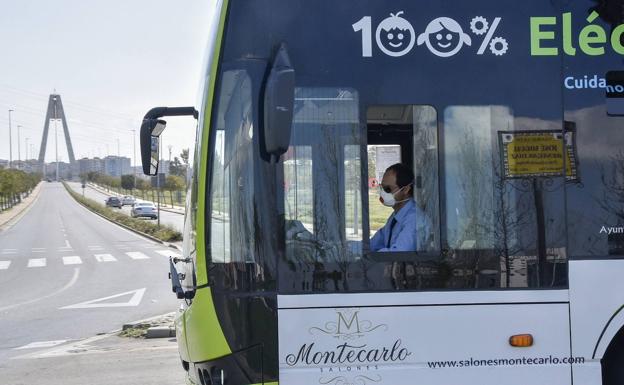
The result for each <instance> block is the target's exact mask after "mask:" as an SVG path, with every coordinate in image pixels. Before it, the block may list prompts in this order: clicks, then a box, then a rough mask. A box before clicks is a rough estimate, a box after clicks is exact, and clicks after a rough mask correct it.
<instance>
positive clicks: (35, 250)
mask: <svg viewBox="0 0 624 385" xmlns="http://www.w3.org/2000/svg"><path fill="white" fill-rule="evenodd" d="M45 250H46V248H45V247H33V248H31V249H30V251H32V252H41V251H45Z"/></svg>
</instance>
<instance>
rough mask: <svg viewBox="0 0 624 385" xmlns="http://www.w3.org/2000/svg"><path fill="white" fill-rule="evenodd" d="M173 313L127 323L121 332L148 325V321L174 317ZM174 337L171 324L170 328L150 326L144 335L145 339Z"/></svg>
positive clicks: (174, 333) (173, 329)
mask: <svg viewBox="0 0 624 385" xmlns="http://www.w3.org/2000/svg"><path fill="white" fill-rule="evenodd" d="M174 314H175V312H170V313H165V314H161V315H157V316H154V317H150V318H146V319H142V320H139V321H134V322H129V323H127V324H124V325H123V326H122V328H121V331H124V330H127V329H131V328H136V327H138V326H140V325H142V324H145V323H148V322H150V321H153V320H157V319H160V318H163V317H168V316H172V315H174ZM117 332H119V331H116V332H114V333H117ZM175 336H176V331H175V326H174V324H173V323H172V324H171V326H152V327H149V328H147V331H146V334H145V338H146V339H147V338H171V337H175Z"/></svg>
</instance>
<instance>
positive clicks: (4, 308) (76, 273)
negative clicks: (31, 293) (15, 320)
mask: <svg viewBox="0 0 624 385" xmlns="http://www.w3.org/2000/svg"><path fill="white" fill-rule="evenodd" d="M79 275H80V268H78V267H74V275H73V276H72V278H71V279H70V280H69V282H67V284H66V285H65V286H63V287H62V288H60V289H59V290H57V291H55V292H54V293H51V294H48V295H44V296H43V297H38V298H35V299H31V300H30V301H26V302H21V303H14V304H13V305H9V306H5V307H0V313H1V312H3V311H5V310H9V309H13V308H14V307H19V306H24V305H30V304H31V303H34V302H39V301H42V300H44V299H48V298H50V297H54V296H55V295H57V294H60V293H62V292H64V291H65V290H67V289H69V288H70V287H72V286H74V284H75V283H76V281H77V280H78V276H79Z"/></svg>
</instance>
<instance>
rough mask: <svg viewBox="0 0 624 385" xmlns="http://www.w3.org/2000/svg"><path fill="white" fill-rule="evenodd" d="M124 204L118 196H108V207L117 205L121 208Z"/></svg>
mask: <svg viewBox="0 0 624 385" xmlns="http://www.w3.org/2000/svg"><path fill="white" fill-rule="evenodd" d="M122 206H123V205H122V204H121V199H119V198H117V197H108V198H107V199H106V207H117V208H119V209H120V208H121V207H122Z"/></svg>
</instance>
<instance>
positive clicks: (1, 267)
mask: <svg viewBox="0 0 624 385" xmlns="http://www.w3.org/2000/svg"><path fill="white" fill-rule="evenodd" d="M9 266H11V261H0V270H6V269H8V268H9Z"/></svg>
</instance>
